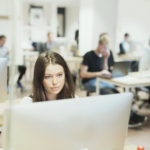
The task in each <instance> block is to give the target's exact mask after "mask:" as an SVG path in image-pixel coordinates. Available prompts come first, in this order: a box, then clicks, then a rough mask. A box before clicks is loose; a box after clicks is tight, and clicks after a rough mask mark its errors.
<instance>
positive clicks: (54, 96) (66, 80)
mask: <svg viewBox="0 0 150 150" xmlns="http://www.w3.org/2000/svg"><path fill="white" fill-rule="evenodd" d="M74 97H75V89H74V83H73V79H72V76H71V73H70V70H69V68H68V66H67V63H66V62H65V60H64V59H63V57H62V56H61V55H59V54H58V53H55V52H45V53H42V54H41V55H40V56H39V57H38V59H37V61H36V63H35V68H34V78H33V93H32V96H31V97H25V98H24V99H23V100H22V101H21V103H22V102H25V103H28V102H40V101H48V100H59V99H66V98H74Z"/></svg>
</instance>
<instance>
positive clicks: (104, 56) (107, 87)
mask: <svg viewBox="0 0 150 150" xmlns="http://www.w3.org/2000/svg"><path fill="white" fill-rule="evenodd" d="M108 43H109V41H108V39H107V38H105V37H103V38H101V39H100V40H99V42H98V46H97V48H96V50H92V51H89V52H87V53H86V54H85V55H84V58H83V62H82V65H81V72H80V76H81V78H82V79H83V80H82V82H83V85H84V87H85V89H86V90H87V91H89V92H95V91H96V77H100V76H101V77H105V78H111V73H110V72H109V71H108V70H107V69H108V67H107V64H108V57H109V50H108ZM100 87H101V94H108V93H113V90H114V88H115V87H114V86H113V85H111V84H107V83H105V82H100Z"/></svg>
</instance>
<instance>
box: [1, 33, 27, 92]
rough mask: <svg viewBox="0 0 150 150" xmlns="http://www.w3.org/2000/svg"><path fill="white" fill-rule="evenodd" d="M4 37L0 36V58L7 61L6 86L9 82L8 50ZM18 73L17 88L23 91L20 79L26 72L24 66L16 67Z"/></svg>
mask: <svg viewBox="0 0 150 150" xmlns="http://www.w3.org/2000/svg"><path fill="white" fill-rule="evenodd" d="M6 40H7V38H6V36H5V35H0V58H7V61H8V71H7V72H8V74H7V76H8V77H7V78H8V79H7V85H8V82H9V65H10V64H9V49H8V48H7V47H6V46H5V43H6ZM18 72H19V76H18V79H17V87H19V88H21V90H23V88H24V87H23V85H22V83H21V79H22V77H23V75H24V74H25V72H26V66H24V65H18Z"/></svg>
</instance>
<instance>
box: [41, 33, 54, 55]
mask: <svg viewBox="0 0 150 150" xmlns="http://www.w3.org/2000/svg"><path fill="white" fill-rule="evenodd" d="M55 45H56V43H55V42H54V41H53V34H52V33H51V32H48V33H47V41H46V42H45V43H39V44H38V51H39V53H40V54H41V53H43V52H46V51H50V50H52V49H53V48H54V47H55Z"/></svg>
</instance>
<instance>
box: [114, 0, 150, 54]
mask: <svg viewBox="0 0 150 150" xmlns="http://www.w3.org/2000/svg"><path fill="white" fill-rule="evenodd" d="M126 32H128V33H129V34H130V36H131V40H133V41H135V43H137V44H140V43H142V44H144V43H145V42H147V40H148V38H149V37H150V1H149V0H119V10H118V26H117V40H116V51H118V45H119V43H120V42H121V41H122V40H123V35H124V33H126Z"/></svg>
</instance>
